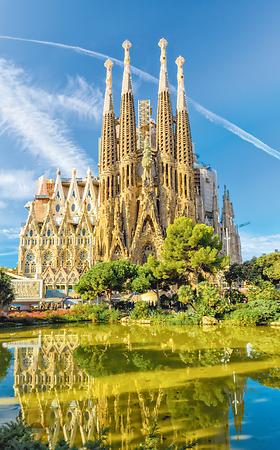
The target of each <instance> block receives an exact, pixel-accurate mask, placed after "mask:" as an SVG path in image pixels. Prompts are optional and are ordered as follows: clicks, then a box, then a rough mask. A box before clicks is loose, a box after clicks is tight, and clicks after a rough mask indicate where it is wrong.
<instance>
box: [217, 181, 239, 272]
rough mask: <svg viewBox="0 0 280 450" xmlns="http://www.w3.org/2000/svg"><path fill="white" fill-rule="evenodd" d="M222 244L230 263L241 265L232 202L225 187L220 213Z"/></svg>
mask: <svg viewBox="0 0 280 450" xmlns="http://www.w3.org/2000/svg"><path fill="white" fill-rule="evenodd" d="M221 228H222V243H223V252H224V254H225V255H227V256H229V259H230V263H231V264H234V263H241V262H242V256H241V244H240V237H239V234H238V229H237V227H236V225H235V223H234V212H233V206H232V202H231V200H230V196H229V191H228V190H227V188H226V186H225V188H224V195H223V211H222V224H221Z"/></svg>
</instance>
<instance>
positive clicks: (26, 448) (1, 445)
mask: <svg viewBox="0 0 280 450" xmlns="http://www.w3.org/2000/svg"><path fill="white" fill-rule="evenodd" d="M108 432H109V428H101V430H100V432H99V433H98V434H96V435H95V439H94V440H93V441H88V442H86V444H85V447H84V448H85V449H88V450H109V449H111V448H112V447H111V445H109V444H108ZM52 448H54V450H78V448H77V447H72V446H70V445H69V444H68V443H67V442H65V440H64V439H62V440H60V441H59V442H57V443H56V445H55V447H52ZM0 449H1V450H48V449H49V446H48V445H45V444H42V443H41V442H40V441H38V440H36V439H34V437H33V434H32V430H31V428H30V427H29V426H28V425H26V424H25V423H24V422H23V421H22V420H21V419H16V420H15V421H13V422H8V423H6V424H4V425H2V426H0Z"/></svg>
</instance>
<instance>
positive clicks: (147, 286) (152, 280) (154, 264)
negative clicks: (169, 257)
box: [131, 255, 176, 302]
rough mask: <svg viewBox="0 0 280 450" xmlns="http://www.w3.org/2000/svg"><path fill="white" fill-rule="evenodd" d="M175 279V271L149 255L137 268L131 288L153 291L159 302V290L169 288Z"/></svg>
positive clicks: (139, 290)
mask: <svg viewBox="0 0 280 450" xmlns="http://www.w3.org/2000/svg"><path fill="white" fill-rule="evenodd" d="M175 281H176V272H175V271H174V270H171V269H170V268H169V267H167V266H166V265H165V264H164V262H163V261H160V260H157V259H156V258H155V257H154V256H152V255H149V257H148V260H147V262H146V263H145V264H143V265H142V266H140V265H139V266H138V268H137V277H136V278H135V279H134V280H133V281H132V283H131V288H132V289H133V291H135V292H139V293H142V292H147V291H149V290H152V291H154V292H155V293H156V294H157V298H158V302H159V290H160V289H169V288H170V284H172V282H175Z"/></svg>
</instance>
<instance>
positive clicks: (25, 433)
mask: <svg viewBox="0 0 280 450" xmlns="http://www.w3.org/2000/svg"><path fill="white" fill-rule="evenodd" d="M0 449H3V450H19V449H30V450H35V449H36V450H47V447H46V446H45V445H43V444H41V443H40V442H38V441H34V439H33V435H32V432H31V428H30V427H28V426H27V425H25V423H24V422H23V421H22V420H20V419H17V420H15V421H14V422H8V423H6V424H4V425H2V426H1V427H0Z"/></svg>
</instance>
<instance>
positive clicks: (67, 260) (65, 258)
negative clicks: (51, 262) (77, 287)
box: [59, 250, 72, 270]
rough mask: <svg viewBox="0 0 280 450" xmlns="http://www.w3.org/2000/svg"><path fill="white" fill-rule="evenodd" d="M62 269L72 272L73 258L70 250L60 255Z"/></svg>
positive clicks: (63, 251)
mask: <svg viewBox="0 0 280 450" xmlns="http://www.w3.org/2000/svg"><path fill="white" fill-rule="evenodd" d="M59 265H60V267H62V268H63V269H68V270H70V269H71V267H72V257H71V252H70V250H62V252H61V253H60V261H59Z"/></svg>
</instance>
